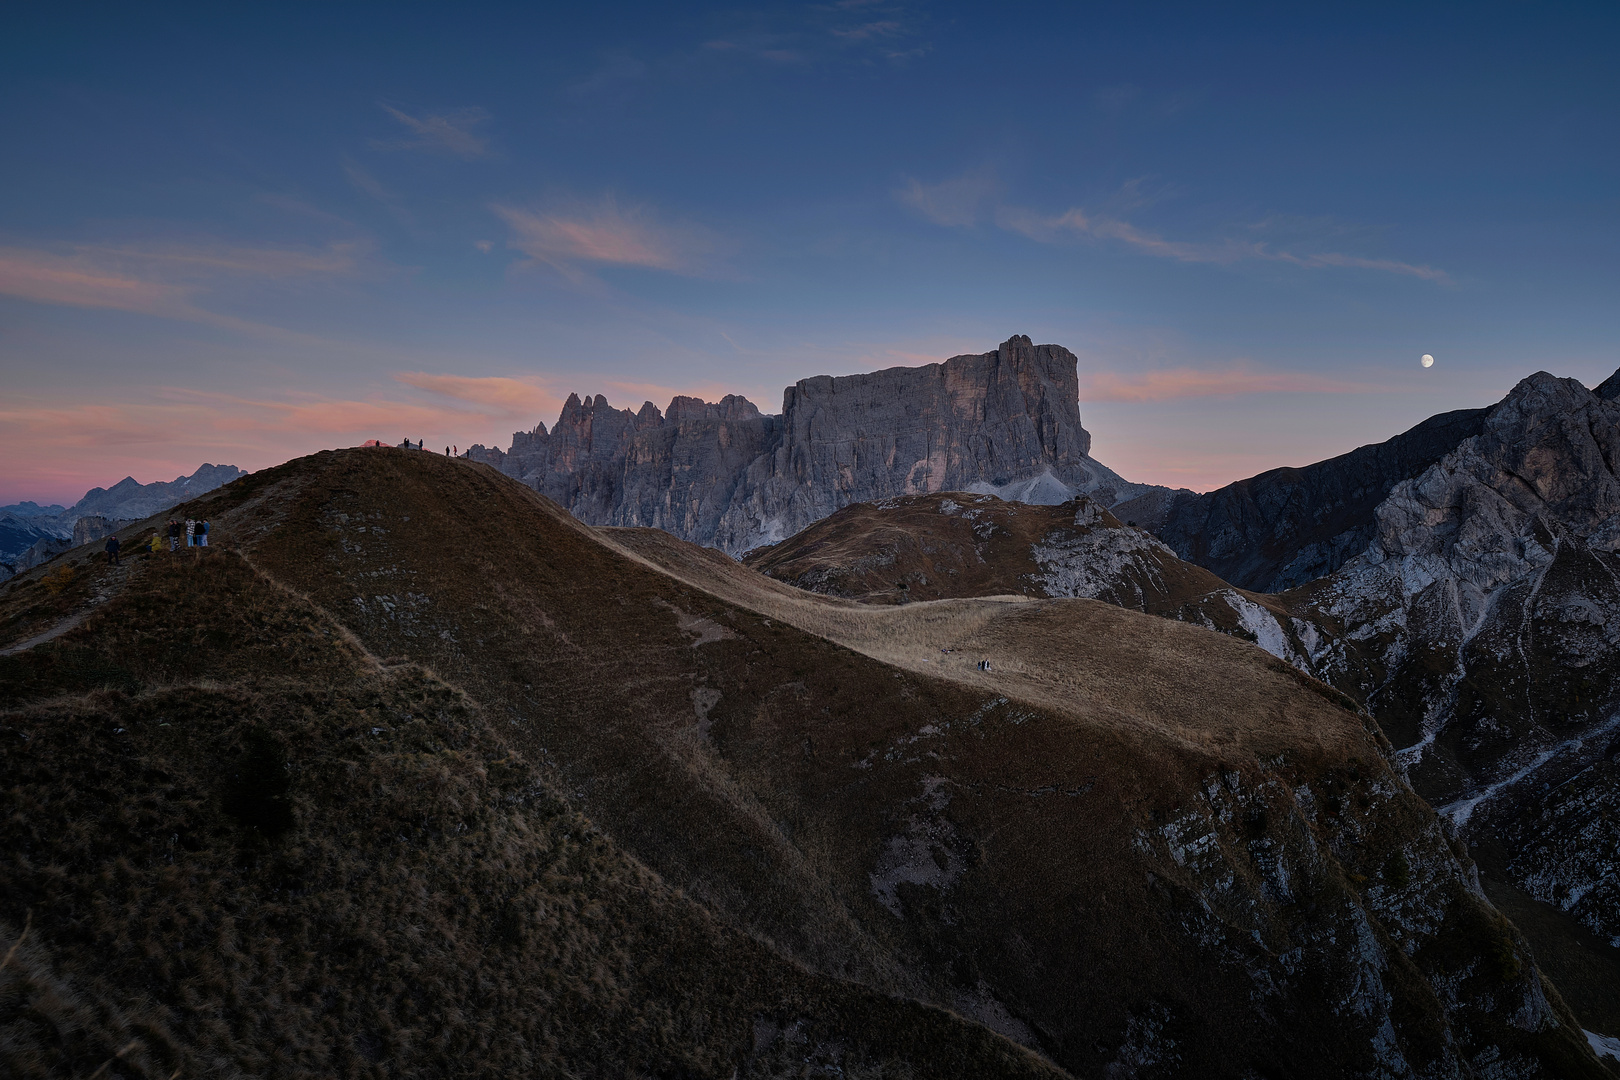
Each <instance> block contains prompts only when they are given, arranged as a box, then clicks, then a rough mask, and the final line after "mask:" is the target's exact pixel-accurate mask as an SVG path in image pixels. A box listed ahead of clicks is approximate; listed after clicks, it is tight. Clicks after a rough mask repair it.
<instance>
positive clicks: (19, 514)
mask: <svg viewBox="0 0 1620 1080" xmlns="http://www.w3.org/2000/svg"><path fill="white" fill-rule="evenodd" d="M243 475H245V474H244V473H243V472H242V470H241V469H238V468H237V467H236V466H235V465H207V464H205V465H203V466H202V467H201V468H199V469H198V470H197V471H196V472H194V473H192V474H191V475H190V476H177V477H175V478H174V479H173V480H171V481H168V482H163V481H156V482H154V483H150V484H141V483H137V482H136V480H135V478H134V477H132V476H126V477H124V478H123V479H122V480H120V481H119V482H118V483H116V484H114V485H113V486H112V487H110V488H99V487H98V488H91V489H90V490H89V491H87V492H85V494H84V498H82V499H80V500H79V501H78V502H76V503H74V504H73V505H72V506H71V507H68V508H66V509H64V508H63V507H61V506H55V505H52V506H40V505H39V504H38V503H34V502H20V503H12V504H11V505H10V506H0V579H3V578H5V577H9V576H11V574H12V573H15V572H16V571H19V570H25V569H27V568H28V567H30V566H36V565H38V564H39V563H41V562H43V561H45V560H46V559H49V558H51V557H52V556H53V555H56V554H57V553H58V552H61V551H65V550H67V548H68V547H69V546H70V545H71V543H72V540H73V535H74V533H73V527H74V526H75V525H76V524H77V523H78V522H79V521H80V519H82V518H104V519H106V520H107V522H108V523H109V524H113V523H117V522H120V521H138V520H140V519H141V518H145V517H150V516H152V515H153V514H157V513H161V512H163V511H164V510H167V509H168V508H169V507H171V506H178V505H179V504H180V503H183V502H185V501H186V500H187V499H194V498H196V497H197V496H198V495H202V494H205V493H207V492H210V491H213V490H214V489H215V488H217V487H221V486H223V485H225V484H228V483H230V482H231V481H232V480H235V479H236V478H237V477H239V476H243Z"/></svg>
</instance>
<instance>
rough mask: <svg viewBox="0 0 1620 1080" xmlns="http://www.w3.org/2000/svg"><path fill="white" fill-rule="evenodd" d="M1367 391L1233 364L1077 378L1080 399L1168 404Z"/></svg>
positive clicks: (1091, 374) (1335, 381) (1318, 378)
mask: <svg viewBox="0 0 1620 1080" xmlns="http://www.w3.org/2000/svg"><path fill="white" fill-rule="evenodd" d="M1369 389H1372V388H1371V387H1367V386H1362V385H1357V384H1355V383H1349V382H1344V381H1341V380H1338V379H1328V378H1324V377H1322V376H1320V375H1309V374H1304V373H1299V372H1288V371H1265V370H1262V369H1260V368H1256V367H1254V366H1252V365H1249V364H1232V365H1229V366H1227V367H1224V368H1204V369H1199V368H1172V369H1169V370H1165V371H1148V372H1142V373H1139V374H1129V375H1127V374H1121V373H1119V372H1114V371H1093V372H1089V373H1085V374H1083V375H1082V376H1081V382H1080V400H1081V401H1082V402H1086V401H1170V400H1174V399H1176V398H1200V397H1235V396H1237V395H1240V394H1285V393H1306V394H1351V393H1359V392H1364V391H1367V390H1369Z"/></svg>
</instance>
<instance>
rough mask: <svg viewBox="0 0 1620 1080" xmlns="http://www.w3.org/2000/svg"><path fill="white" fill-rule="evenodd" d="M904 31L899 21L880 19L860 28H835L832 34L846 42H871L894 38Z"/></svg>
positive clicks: (863, 24)
mask: <svg viewBox="0 0 1620 1080" xmlns="http://www.w3.org/2000/svg"><path fill="white" fill-rule="evenodd" d="M903 30H904V27H902V26H901V24H900V21H899V20H898V19H878V20H876V21H874V22H868V23H861V24H860V25H859V26H850V27H833V29H832V34H833V36H834V37H841V38H843V39H844V40H845V41H871V40H873V39H874V38H892V37H894V36H896V35H898V34H900V33H902V32H903Z"/></svg>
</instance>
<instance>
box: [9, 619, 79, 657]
mask: <svg viewBox="0 0 1620 1080" xmlns="http://www.w3.org/2000/svg"><path fill="white" fill-rule="evenodd" d="M93 610H94V609H93V608H90V609H86V610H84V611H79V612H75V613H74V614H72V615H69V616H68V617H67V618H65V619H63V620H62V621H61V622H59V623H57V624H56V625H55V626H53V627H51V628H50V629H49V630H47V631H45V632H44V633H43V634H35V635H34V636H33V637H31V638H27V639H26V640H24V641H19V642H18V643H17V644H15V645H11V646H8V647H6V648H4V649H0V656H11V655H13V654H14V653H20V652H27V651H28V650H29V649H32V648H33V647H34V646H35V645H43V644H44V643H45V642H47V641H50V640H51V639H52V638H59V637H61V636H62V635H63V634H65V633H67V632H68V631H69V630H71V629H73V628H74V627H75V626H78V625H79V624H80V623H82V622H84V620H85V619H86V618H87V617H88V616H89V615H90V612H91V611H93Z"/></svg>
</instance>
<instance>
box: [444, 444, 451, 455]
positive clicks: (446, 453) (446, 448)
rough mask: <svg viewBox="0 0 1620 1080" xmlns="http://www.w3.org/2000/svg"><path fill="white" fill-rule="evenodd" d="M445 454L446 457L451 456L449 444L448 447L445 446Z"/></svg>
mask: <svg viewBox="0 0 1620 1080" xmlns="http://www.w3.org/2000/svg"><path fill="white" fill-rule="evenodd" d="M444 456H445V457H449V456H450V448H449V447H448V446H447V447H445V448H444Z"/></svg>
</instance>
